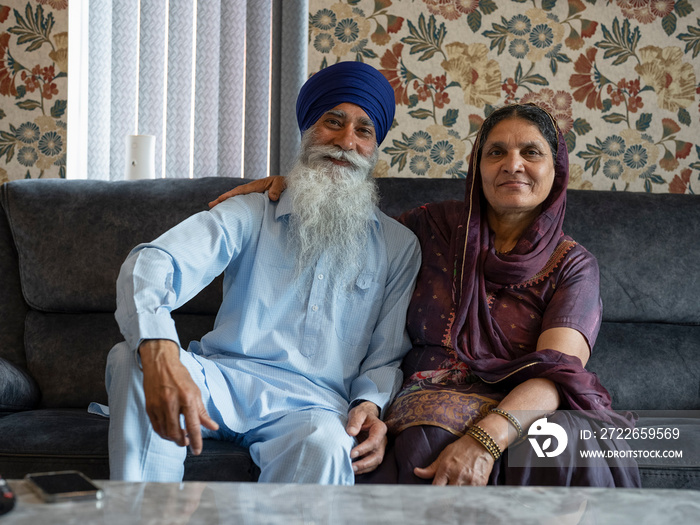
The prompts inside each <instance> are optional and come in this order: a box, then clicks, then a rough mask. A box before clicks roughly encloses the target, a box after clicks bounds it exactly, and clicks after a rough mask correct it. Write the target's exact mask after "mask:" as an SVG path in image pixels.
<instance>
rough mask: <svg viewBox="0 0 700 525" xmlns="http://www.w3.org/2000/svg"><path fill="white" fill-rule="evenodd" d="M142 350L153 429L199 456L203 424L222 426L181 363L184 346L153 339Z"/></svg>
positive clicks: (146, 342)
mask: <svg viewBox="0 0 700 525" xmlns="http://www.w3.org/2000/svg"><path fill="white" fill-rule="evenodd" d="M139 353H140V354H141V365H142V366H143V391H144V394H145V396H146V412H147V413H148V417H149V418H150V420H151V424H152V425H153V430H155V432H156V434H158V435H159V436H160V437H162V438H163V439H167V440H169V441H174V442H175V443H177V444H178V445H179V446H181V447H186V446H187V445H191V449H192V453H193V454H194V455H199V454H200V453H201V452H202V432H201V428H200V426H201V425H203V426H204V427H206V428H208V429H209V430H217V429H218V428H219V425H218V424H217V423H216V422H215V421H214V420H213V419H211V418H210V417H209V414H207V411H206V409H205V408H204V404H203V403H202V395H201V393H200V391H199V388H197V385H196V384H195V383H194V381H193V380H192V377H191V376H190V373H189V372H188V371H187V368H185V367H184V365H183V364H182V363H181V362H180V349H179V348H178V346H177V344H175V343H174V342H173V341H170V340H167V339H149V340H146V341H144V342H142V343H141V346H139ZM180 414H182V415H184V416H185V428H184V429H183V428H181V427H180Z"/></svg>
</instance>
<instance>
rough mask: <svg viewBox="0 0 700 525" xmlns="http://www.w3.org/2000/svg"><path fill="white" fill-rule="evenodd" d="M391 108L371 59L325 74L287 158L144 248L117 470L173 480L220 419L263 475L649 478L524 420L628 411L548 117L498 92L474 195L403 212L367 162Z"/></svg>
mask: <svg viewBox="0 0 700 525" xmlns="http://www.w3.org/2000/svg"><path fill="white" fill-rule="evenodd" d="M394 108H395V103H394V93H393V89H392V88H391V86H390V85H389V83H388V81H387V80H386V79H385V78H384V77H383V76H382V75H381V74H380V73H379V72H378V71H376V70H375V69H373V68H372V67H371V66H368V65H366V64H363V63H360V62H341V63H338V64H335V65H333V66H330V67H328V68H326V69H324V70H322V71H320V72H318V73H316V74H315V75H313V76H312V77H311V78H310V79H309V80H308V81H307V82H306V83H305V84H304V86H303V87H302V89H301V91H300V93H299V97H298V100H297V120H298V123H299V128H300V131H301V132H302V146H301V152H300V154H299V157H298V160H297V163H296V165H295V166H294V168H293V169H292V170H291V172H290V173H289V174H288V175H287V176H286V177H284V178H281V177H278V178H270V179H266V180H264V181H259V182H258V183H254V184H253V185H252V186H253V188H252V190H251V188H246V191H255V192H253V193H250V194H248V195H241V196H236V197H235V198H227V197H230V196H231V195H230V194H231V193H232V192H229V194H225V195H223V196H222V197H220V198H219V199H217V201H215V202H214V203H212V208H211V210H210V211H208V212H202V213H200V214H197V215H194V216H192V217H190V218H189V219H187V220H185V221H184V222H183V223H181V224H180V225H178V226H176V227H175V228H173V229H171V230H170V231H168V232H166V233H165V234H163V235H162V236H161V237H159V238H158V239H156V240H154V241H153V242H151V243H148V244H143V245H139V246H137V247H136V248H135V249H134V250H133V251H132V253H131V254H130V255H129V257H128V258H127V259H126V261H125V263H124V265H123V266H122V269H121V272H120V275H119V278H118V282H117V290H118V294H117V312H116V317H117V321H118V323H119V325H120V328H121V331H122V334H123V335H124V338H125V341H124V342H123V343H120V344H118V345H116V346H115V347H114V348H113V349H112V351H111V352H110V355H109V358H108V363H107V372H106V383H107V391H108V394H109V404H110V414H111V416H110V417H111V421H110V431H109V452H110V471H111V476H112V479H125V480H148V481H179V480H181V479H182V476H183V470H184V467H183V464H184V459H185V456H186V447H187V446H189V447H190V448H191V450H192V452H193V453H194V454H199V453H200V452H201V450H202V446H203V445H202V439H203V438H214V439H222V440H232V441H236V442H238V443H240V444H242V445H244V446H246V447H248V449H249V450H250V454H251V456H252V458H253V461H254V462H255V463H256V464H257V465H258V466H259V467H260V478H259V480H260V481H262V482H281V483H324V484H353V483H355V482H356V481H357V482H371V483H397V482H398V483H433V484H437V485H447V484H453V485H485V484H509V485H590V486H639V485H640V479H639V474H638V471H637V469H636V466H634V465H629V464H623V463H612V464H602V465H597V466H595V467H591V466H582V465H578V464H576V463H575V462H572V461H571V460H570V459H569V460H561V461H559V462H557V463H556V465H555V468H539V467H537V466H535V464H534V462H530V460H529V456H528V454H529V455H530V456H532V459H534V453H533V452H532V448H529V446H528V445H527V443H526V442H524V441H523V439H522V438H523V433H524V431H526V430H527V428H529V426H530V425H531V424H532V423H533V422H534V421H536V420H538V419H540V418H542V417H545V416H548V415H549V416H550V419H551V420H556V421H557V423H558V424H560V425H561V426H563V427H564V428H566V429H568V430H572V429H575V431H576V432H579V431H580V430H582V429H586V430H595V428H597V425H601V424H608V425H609V424H610V423H611V422H613V423H614V424H617V425H621V426H630V425H632V424H633V423H632V420H631V418H626V417H625V416H621V415H617V414H615V413H613V412H611V411H610V408H611V400H610V396H609V394H608V392H607V391H606V390H605V388H603V386H602V385H601V384H600V383H599V381H598V379H597V377H596V376H595V374H592V373H590V372H588V371H586V369H585V368H584V365H585V364H586V361H587V360H588V358H589V356H590V351H591V349H592V347H593V345H594V343H595V339H596V336H597V334H598V330H599V328H600V322H601V302H600V295H599V281H598V280H599V277H598V266H597V263H596V260H595V258H594V257H593V256H592V255H591V254H590V253H589V252H587V251H586V250H585V248H583V247H582V246H580V245H579V244H577V243H576V242H575V241H573V239H571V238H569V237H567V236H566V235H564V233H563V232H562V229H561V228H562V222H563V219H564V213H565V207H566V186H567V182H568V157H567V156H568V154H567V150H566V145H565V142H564V140H563V136H562V134H561V133H560V131H559V130H558V128H557V126H556V123H555V122H554V121H553V120H552V118H551V117H550V115H549V114H548V113H547V112H545V111H544V110H542V109H540V108H538V107H536V106H528V105H513V106H506V107H504V108H501V109H499V110H497V111H495V112H494V113H492V114H491V115H490V116H489V117H488V118H487V119H486V120H485V122H484V124H483V126H482V129H481V130H480V132H479V134H478V137H477V139H476V142H475V144H474V149H473V152H472V155H471V165H470V170H469V175H468V177H467V181H466V182H467V190H466V199H465V201H463V202H457V201H453V202H444V203H436V204H427V205H426V206H422V207H421V208H418V209H415V210H412V211H409V212H407V213H405V214H404V215H402V216H401V217H399V218H398V221H396V220H393V219H391V218H389V217H387V216H386V215H384V214H383V213H382V212H381V211H379V209H378V208H377V199H378V197H377V190H376V186H375V184H374V182H373V180H372V178H371V174H372V170H373V167H374V165H375V163H376V159H377V154H378V147H379V144H381V142H382V140H383V139H384V138H385V136H386V134H387V132H388V130H389V128H390V127H391V125H392V123H393V119H394ZM285 187H286V190H285ZM265 189H269V192H268V194H267V195H263V194H262V193H257V192H261V191H264V190H265ZM235 193H239V191H235ZM421 252H422V253H421ZM221 273H224V284H223V300H222V304H221V307H220V309H219V312H218V315H217V318H216V322H215V326H214V328H213V330H212V331H211V332H209V333H207V334H206V335H205V336H204V337H203V338H202V339H201V341H193V342H191V343H190V345H189V348H188V350H184V349H183V348H182V347H181V344H180V341H179V340H178V336H177V333H176V331H175V327H174V324H173V321H172V319H171V317H170V312H171V311H172V310H173V309H175V308H177V307H179V306H180V305H182V304H184V303H185V302H187V301H188V300H189V299H190V298H192V297H194V295H196V294H197V293H198V292H199V291H200V290H201V289H202V288H204V287H205V286H206V285H207V284H209V283H210V282H211V281H212V280H213V279H214V278H215V277H216V276H217V275H219V274H221ZM557 409H562V410H563V411H560V412H556V413H555V414H554V415H553V416H552V413H553V412H554V411H555V410H557ZM577 413H580V414H581V416H580V417H579V416H577V415H576V414H577ZM584 414H585V415H584ZM590 414H601V415H600V416H599V417H590ZM557 418H558V419H557ZM607 445H608V446H610V447H613V448H615V447H623V446H624V444H619V443H617V442H611V443H608V444H607ZM528 448H529V452H528ZM516 451H517V453H518V454H519V461H520V463H518V462H512V461H511V462H509V461H508V456H509V454H510V453H512V454H513V455H514V454H516ZM523 462H524V463H523Z"/></svg>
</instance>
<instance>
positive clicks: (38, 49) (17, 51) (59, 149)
mask: <svg viewBox="0 0 700 525" xmlns="http://www.w3.org/2000/svg"><path fill="white" fill-rule="evenodd" d="M0 1H1V0H0ZM67 70H68V0H31V1H27V0H23V1H9V2H7V1H6V2H3V3H0V184H2V183H4V182H7V181H8V180H14V179H23V178H40V177H65V176H66V106H67V95H68V87H67V81H66V78H67V76H66V73H67Z"/></svg>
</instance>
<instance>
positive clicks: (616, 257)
mask: <svg viewBox="0 0 700 525" xmlns="http://www.w3.org/2000/svg"><path fill="white" fill-rule="evenodd" d="M241 182H245V181H242V180H241V179H230V178H206V179H195V180H155V181H132V182H102V181H78V180H71V181H66V180H55V179H54V180H21V181H14V182H9V183H6V184H5V185H3V186H2V187H1V188H0V193H1V204H2V213H0V475H2V476H4V477H5V478H18V477H22V476H24V474H26V473H27V472H36V471H47V470H59V469H69V468H71V469H72V468H75V469H78V470H81V471H83V472H84V473H86V474H87V475H89V476H91V477H93V478H96V479H106V478H108V477H109V467H108V462H107V427H108V421H107V420H106V419H104V418H102V417H100V416H96V415H91V414H88V413H87V411H86V408H87V406H88V404H89V403H90V402H93V401H95V402H100V403H106V393H105V388H104V366H105V360H106V357H107V353H108V352H109V350H110V348H111V347H112V346H113V345H114V344H115V343H116V342H118V341H120V340H121V336H120V334H119V330H118V328H117V325H116V323H115V321H114V317H113V311H114V304H115V286H114V283H115V280H116V277H117V273H118V270H119V267H120V265H121V263H122V261H123V260H124V258H125V257H126V255H127V253H128V252H129V250H130V249H131V248H132V247H133V246H135V245H136V244H138V243H140V242H143V241H149V240H152V239H153V238H155V237H156V236H158V235H159V234H160V233H161V232H163V231H165V230H166V229H167V228H169V227H170V226H173V225H174V224H176V223H178V222H179V221H181V220H182V219H184V218H185V217H187V216H189V215H191V214H192V213H195V212H197V211H200V210H203V209H206V203H207V202H208V201H209V200H212V199H213V198H214V197H216V196H218V195H219V194H220V193H222V192H223V191H225V190H228V189H230V188H231V187H233V186H234V185H236V184H239V183H241ZM378 182H379V186H380V191H381V194H382V201H381V206H382V208H383V209H384V210H385V211H386V212H387V213H389V214H390V215H398V214H399V213H400V212H401V211H404V210H407V209H410V208H412V207H415V206H418V205H421V204H423V203H425V202H431V201H433V202H434V201H440V200H446V199H461V198H462V196H463V193H464V183H463V181H460V180H447V179H441V180H425V179H380V180H379V181H378ZM565 231H566V232H567V233H568V234H570V235H571V236H573V237H574V238H575V239H576V240H577V241H579V242H580V243H581V244H583V245H584V246H586V247H587V248H588V249H589V250H590V251H591V252H592V253H594V254H595V255H596V256H597V258H598V261H599V263H600V269H601V289H602V296H603V302H604V320H603V326H602V329H601V332H600V336H599V338H598V342H597V344H596V347H595V348H594V351H593V356H592V358H591V360H590V362H589V368H590V369H592V370H593V371H595V372H596V373H597V374H598V375H599V376H600V378H601V381H602V383H603V384H604V385H605V386H606V387H607V388H608V389H609V390H610V392H611V394H612V396H613V400H614V407H615V408H616V409H625V410H635V411H642V412H640V414H641V415H642V417H641V418H640V420H639V423H638V425H639V426H638V428H652V427H672V428H678V429H679V432H678V434H679V437H678V439H677V440H674V443H673V445H674V447H675V448H677V449H679V450H682V451H683V457H682V458H676V459H645V458H641V459H639V460H638V462H639V464H640V469H641V472H642V479H643V484H644V486H645V487H675V488H695V489H700V419H697V415H698V412H693V411H698V410H700V392H699V388H700V197H697V196H687V195H684V196H679V195H650V194H640V193H623V192H593V191H569V200H568V212H567V218H566V223H565ZM220 288H221V282H220V281H215V282H214V283H213V284H212V285H211V286H210V287H208V288H207V289H205V290H204V291H202V293H200V294H199V295H198V296H197V297H196V298H194V299H193V300H192V301H190V302H189V303H188V304H187V305H185V306H183V307H182V308H181V309H179V311H177V312H175V314H174V317H175V320H176V324H177V327H178V331H179V335H180V338H181V341H182V342H183V344H186V342H188V341H190V340H192V339H195V338H199V337H200V336H201V335H202V334H203V333H204V332H205V331H207V330H208V329H210V328H211V327H212V326H213V322H214V316H215V314H216V310H217V307H218V305H219V301H220V297H221V291H220ZM681 410H685V411H688V412H687V413H685V414H683V413H679V412H677V411H681ZM643 411H655V412H651V413H645V412H643ZM669 411H673V413H671V412H669ZM669 416H673V419H669ZM632 437H634V436H632ZM654 446H655V445H654V444H653V443H650V440H649V439H641V438H640V439H637V440H636V441H634V440H633V442H632V443H631V447H632V448H633V449H636V448H638V449H650V448H654ZM256 476H257V468H256V466H255V465H254V464H253V463H252V461H251V459H250V457H249V456H248V453H247V451H246V450H244V449H241V448H238V447H236V446H234V445H233V444H231V443H222V442H216V441H209V440H207V441H206V442H205V446H204V452H203V454H202V455H201V456H198V457H193V456H188V459H187V462H186V465H185V479H189V480H233V481H249V480H254V479H255V478H256Z"/></svg>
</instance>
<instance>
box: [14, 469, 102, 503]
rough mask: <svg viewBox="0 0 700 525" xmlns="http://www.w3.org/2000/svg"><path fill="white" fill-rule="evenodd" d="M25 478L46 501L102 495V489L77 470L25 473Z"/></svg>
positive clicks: (91, 497)
mask: <svg viewBox="0 0 700 525" xmlns="http://www.w3.org/2000/svg"><path fill="white" fill-rule="evenodd" d="M26 479H27V481H28V482H29V483H30V484H33V485H34V486H35V487H36V488H37V489H38V492H40V495H41V496H42V497H43V498H44V499H45V500H47V501H56V500H59V499H85V498H90V499H100V498H101V497H102V490H101V489H100V488H99V487H97V486H96V485H94V484H93V483H92V482H91V481H90V480H89V479H88V478H87V477H85V476H84V475H83V474H82V473H80V472H78V471H67V472H47V473H42V474H27V476H26Z"/></svg>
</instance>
